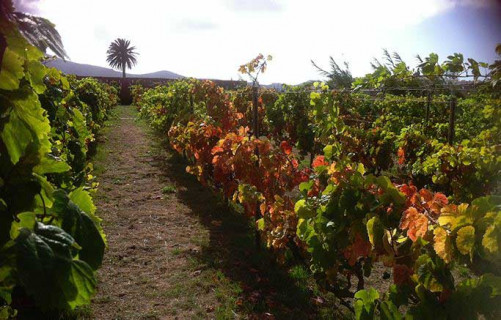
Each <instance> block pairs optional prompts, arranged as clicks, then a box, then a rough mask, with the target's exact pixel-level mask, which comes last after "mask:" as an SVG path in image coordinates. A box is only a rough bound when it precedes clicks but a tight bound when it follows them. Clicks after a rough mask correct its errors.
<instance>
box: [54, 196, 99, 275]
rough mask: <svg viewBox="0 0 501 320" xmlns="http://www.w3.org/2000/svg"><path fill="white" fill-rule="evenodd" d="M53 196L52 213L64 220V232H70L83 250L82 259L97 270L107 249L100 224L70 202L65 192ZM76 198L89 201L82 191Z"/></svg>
mask: <svg viewBox="0 0 501 320" xmlns="http://www.w3.org/2000/svg"><path fill="white" fill-rule="evenodd" d="M53 196H54V205H53V207H52V212H54V213H55V214H56V215H57V216H58V217H61V218H62V228H63V230H64V231H66V232H68V233H69V234H70V235H71V236H72V237H73V238H74V239H75V241H76V242H77V243H78V245H79V246H80V247H81V248H82V249H81V250H80V252H79V257H80V259H81V260H83V261H85V262H87V263H88V264H89V265H90V266H91V267H92V268H93V269H94V270H96V269H97V268H99V266H101V263H102V260H103V255H104V249H105V247H106V244H105V241H104V239H103V236H102V235H101V234H102V231H101V230H100V229H99V228H98V223H97V222H95V221H94V220H93V219H92V218H91V214H87V213H86V212H85V211H83V210H82V208H80V207H79V206H78V205H77V204H75V203H74V202H73V201H72V200H70V198H69V197H68V195H67V194H66V192H65V191H64V190H56V191H54V193H53ZM74 198H75V199H76V200H77V201H78V200H80V202H82V203H83V202H85V201H87V200H88V199H86V198H85V196H84V195H83V193H82V192H81V191H80V192H77V194H76V195H75V196H74ZM89 199H90V197H89ZM83 206H84V207H85V208H86V209H89V208H91V204H88V203H85V204H83ZM96 219H97V218H96Z"/></svg>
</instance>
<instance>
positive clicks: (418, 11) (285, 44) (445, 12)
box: [14, 0, 501, 84]
mask: <svg viewBox="0 0 501 320" xmlns="http://www.w3.org/2000/svg"><path fill="white" fill-rule="evenodd" d="M14 4H15V6H16V8H17V10H18V11H23V12H29V13H32V14H35V15H39V16H42V17H45V18H48V19H49V20H51V21H52V22H53V23H54V24H55V25H56V28H57V30H58V31H59V33H60V34H61V36H62V39H63V43H64V46H65V48H66V51H67V53H68V55H69V57H70V60H71V61H74V62H78V63H86V64H93V65H97V66H103V67H106V66H107V63H106V50H107V48H108V46H109V44H110V43H111V42H112V41H113V40H114V39H116V38H119V37H121V38H127V39H129V40H130V41H131V42H132V44H133V45H135V46H136V48H137V51H138V53H139V57H138V64H137V65H136V66H135V67H134V68H133V69H132V70H131V71H130V72H132V73H148V72H155V71H159V70H169V71H172V72H175V73H178V74H181V75H184V76H192V77H197V78H210V79H233V80H235V79H238V78H239V76H240V75H239V73H238V67H239V65H241V64H244V63H245V62H248V61H250V60H251V59H252V58H254V57H255V56H256V55H257V54H259V53H263V54H264V55H268V54H270V55H272V56H273V61H271V62H270V63H269V65H268V70H267V71H266V73H265V74H263V75H262V76H261V77H260V82H261V83H272V82H278V83H289V84H297V83H301V82H304V81H307V80H312V79H320V78H321V76H320V75H319V74H318V72H317V71H316V69H315V68H314V67H313V66H312V64H311V60H314V61H315V62H316V63H317V64H318V65H320V66H324V67H325V68H328V61H329V56H332V57H333V58H334V59H335V60H336V61H338V62H342V61H347V62H348V63H349V65H350V70H351V72H352V74H353V75H354V76H362V75H364V74H366V73H368V72H370V71H371V66H370V62H371V61H372V58H374V57H378V58H380V57H381V55H382V50H383V48H385V49H388V50H389V51H391V52H393V51H396V52H398V53H399V54H400V55H401V56H402V58H403V59H404V60H405V61H407V62H408V63H409V64H410V65H411V66H415V65H416V64H417V60H416V58H415V57H416V55H417V54H419V55H421V56H427V55H428V54H429V53H431V52H436V53H438V54H439V56H440V58H441V59H442V60H443V59H445V58H446V57H447V55H450V54H453V53H455V52H460V53H463V54H464V55H465V57H471V58H474V59H476V60H478V61H485V62H492V61H494V59H496V54H495V52H494V48H495V46H496V44H497V43H501V0H419V1H416V0H350V1H348V0H346V1H340V0H309V1H305V0H182V1H180V0H174V1H171V0H141V1H137V0H105V1H104V0H14Z"/></svg>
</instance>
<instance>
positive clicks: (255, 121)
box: [252, 85, 259, 138]
mask: <svg viewBox="0 0 501 320" xmlns="http://www.w3.org/2000/svg"><path fill="white" fill-rule="evenodd" d="M252 117H253V124H252V131H254V136H255V137H256V138H259V110H258V87H257V86H256V85H253V86H252Z"/></svg>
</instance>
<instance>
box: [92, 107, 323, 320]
mask: <svg viewBox="0 0 501 320" xmlns="http://www.w3.org/2000/svg"><path fill="white" fill-rule="evenodd" d="M116 113H117V115H116V117H115V119H113V120H112V121H111V125H110V127H109V128H108V129H107V130H106V132H105V134H104V136H103V137H101V138H100V140H103V141H100V147H99V150H98V153H97V155H96V159H95V161H94V162H95V166H96V174H97V176H98V177H99V183H100V187H99V191H98V194H97V195H96V202H97V203H96V204H97V207H98V208H99V214H100V216H101V217H102V219H103V226H104V230H105V232H106V234H107V237H108V245H109V248H108V251H107V253H106V255H105V259H104V263H103V267H102V268H101V269H100V271H99V274H98V278H99V285H98V294H97V295H96V297H95V298H94V301H93V305H92V308H91V309H92V311H91V312H90V313H91V314H92V316H91V317H92V318H94V319H194V318H200V319H207V318H217V319H233V318H256V319H257V318H259V319H262V318H268V319H274V318H277V319H278V318H283V319H286V318H290V317H291V316H293V317H294V318H295V319H298V318H312V317H314V314H316V315H317V316H318V310H313V309H312V308H311V305H313V304H312V303H311V301H312V297H313V296H314V294H315V293H314V292H313V290H314V289H312V288H313V287H312V286H311V283H309V280H308V279H307V276H306V274H307V273H306V272H305V270H304V269H302V268H301V267H296V268H293V269H291V270H290V271H287V272H286V271H283V268H278V267H277V266H276V265H275V264H274V262H273V260H272V259H271V258H269V257H268V256H267V254H266V253H265V252H261V251H258V252H256V250H255V248H254V246H253V244H254V240H253V238H252V235H253V233H252V232H250V230H249V227H248V224H247V222H245V221H244V220H242V219H241V218H239V216H238V215H235V214H234V213H231V212H232V211H231V210H228V209H226V207H225V206H224V205H223V204H221V203H219V202H218V201H217V199H216V198H215V197H214V196H213V195H212V194H211V193H210V192H208V191H207V189H205V188H203V187H202V186H201V185H200V184H199V183H198V182H197V181H196V179H194V177H192V176H190V175H188V174H187V173H186V172H185V170H184V168H185V166H186V164H185V163H184V162H183V160H182V159H180V158H179V157H177V156H176V155H174V154H170V153H168V152H167V151H164V150H166V148H165V147H164V146H162V145H161V144H160V140H161V139H160V138H158V137H155V136H154V135H153V134H152V133H151V132H149V130H148V129H147V128H146V126H145V125H144V124H143V123H141V122H138V121H135V118H136V112H135V110H134V108H132V107H126V106H120V107H117V110H116Z"/></svg>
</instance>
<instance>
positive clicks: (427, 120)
mask: <svg viewBox="0 0 501 320" xmlns="http://www.w3.org/2000/svg"><path fill="white" fill-rule="evenodd" d="M430 106H431V91H430V90H428V96H427V97H426V117H425V122H424V125H425V128H428V123H429V121H430Z"/></svg>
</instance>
